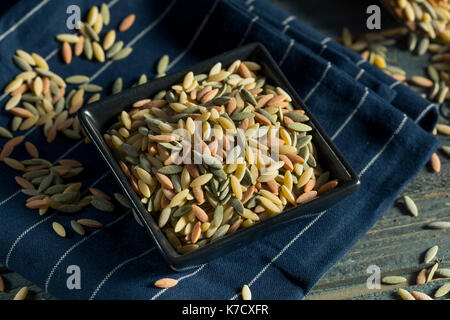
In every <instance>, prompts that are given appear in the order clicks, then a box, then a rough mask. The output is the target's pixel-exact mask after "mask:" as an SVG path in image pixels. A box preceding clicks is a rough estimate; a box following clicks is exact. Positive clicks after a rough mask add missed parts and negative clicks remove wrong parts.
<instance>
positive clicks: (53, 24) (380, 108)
mask: <svg viewBox="0 0 450 320" xmlns="http://www.w3.org/2000/svg"><path fill="white" fill-rule="evenodd" d="M70 4H78V5H80V7H81V8H82V13H83V14H86V12H87V10H88V8H89V7H90V6H92V5H93V4H97V5H99V4H100V3H98V1H87V0H79V1H56V0H44V1H42V0H39V1H37V0H33V1H32V0H29V1H21V2H19V3H18V4H16V5H15V6H13V7H12V8H11V9H10V10H9V11H8V12H7V13H6V14H4V15H3V17H2V18H1V20H0V50H1V53H2V55H1V57H0V68H1V70H2V72H1V73H0V85H2V86H4V85H6V84H7V83H8V82H9V81H11V79H12V78H13V77H14V76H15V75H16V74H17V73H18V72H19V70H18V69H17V67H16V66H14V64H13V62H12V59H11V57H12V55H13V54H14V52H15V50H16V49H19V48H20V49H23V50H26V51H28V52H36V53H39V54H40V55H41V56H43V57H48V63H49V65H50V67H51V69H52V70H53V71H55V72H56V73H58V74H60V75H61V76H63V77H67V76H69V75H72V74H86V75H89V76H92V77H93V82H94V83H97V84H100V85H102V86H104V87H105V88H106V90H105V91H106V92H104V94H108V93H109V91H110V86H111V84H112V82H113V80H114V79H115V78H117V77H119V76H121V77H123V78H124V82H125V86H127V85H131V84H132V83H134V82H136V81H137V79H138V77H139V76H140V75H141V74H142V73H146V74H147V76H148V77H149V78H152V77H154V76H155V65H156V63H157V61H158V59H159V57H161V56H162V55H163V54H168V55H169V56H170V58H171V64H170V66H169V72H173V71H176V70H179V69H182V68H185V67H187V66H189V65H192V64H194V63H196V62H199V61H201V60H203V59H205V58H208V57H211V56H214V55H216V54H219V53H221V52H223V51H226V50H229V49H232V48H235V47H236V46H239V45H242V44H245V43H250V42H254V41H259V42H261V43H263V44H264V45H265V46H266V47H267V48H268V49H269V51H270V53H271V54H272V55H273V57H274V59H275V60H276V61H277V62H278V63H279V65H280V66H281V68H282V70H283V71H284V72H285V74H286V76H287V77H288V79H289V80H290V82H291V83H292V85H293V87H294V88H295V89H296V90H297V92H298V93H299V95H300V97H302V98H303V99H304V100H305V102H306V104H307V105H308V107H309V108H310V110H311V111H312V112H313V114H314V115H315V116H316V118H317V119H318V120H319V121H320V123H321V124H322V125H323V127H324V128H325V130H326V131H327V132H328V134H329V135H330V137H332V138H333V140H334V141H335V143H336V144H337V146H338V147H339V149H340V150H341V151H342V152H343V154H344V155H345V156H346V158H347V159H348V160H349V162H350V163H351V165H352V166H353V167H354V168H355V170H356V171H357V172H358V173H359V175H360V177H361V187H360V189H359V190H358V191H357V192H355V193H354V194H352V195H351V196H349V197H347V198H345V199H344V200H342V201H341V202H339V203H338V204H336V205H334V206H333V207H332V208H330V209H328V210H326V211H324V212H321V213H320V214H318V215H310V216H306V217H305V218H304V219H302V220H299V221H298V222H296V223H295V224H292V225H289V226H286V227H284V228H283V229H282V230H280V231H278V232H275V233H273V234H270V235H267V236H266V237H265V238H264V239H262V240H261V241H258V242H254V243H252V244H250V245H248V246H243V247H242V248H240V249H238V250H236V251H233V252H232V253H229V254H227V255H224V256H222V257H220V258H218V259H216V260H213V261H211V262H209V263H207V264H204V265H201V266H198V267H194V268H192V269H188V270H184V271H182V272H180V273H176V272H174V271H172V270H171V269H170V268H169V267H168V266H167V265H166V263H165V262H164V261H163V260H162V258H161V256H160V254H159V253H158V251H157V250H156V249H155V246H154V243H153V242H152V240H151V239H150V237H149V236H148V234H147V232H146V231H145V230H144V229H143V228H141V227H140V226H139V225H138V224H137V223H136V222H135V221H134V219H133V217H132V215H131V214H130V212H129V211H126V209H123V208H121V207H120V206H119V205H118V206H117V210H116V212H114V213H103V212H99V211H97V210H95V209H94V208H92V207H90V208H88V209H86V210H84V211H83V212H81V213H79V214H77V215H76V216H75V218H77V219H79V218H93V219H97V220H99V221H101V222H103V223H104V224H105V226H106V227H105V228H103V229H101V230H98V231H89V232H88V234H87V235H86V236H84V237H81V236H78V235H77V234H75V233H74V232H68V236H67V237H66V238H60V237H58V236H57V235H56V234H55V233H54V232H53V230H52V228H51V223H52V222H53V221H58V222H60V223H61V224H63V225H64V226H65V227H66V229H67V230H68V231H69V230H70V220H72V219H74V217H73V216H64V215H55V214H50V215H47V216H43V217H40V216H39V215H38V214H37V213H36V210H31V209H26V208H25V207H24V203H25V199H26V198H27V196H25V195H23V194H21V193H20V192H19V191H18V190H19V188H18V186H16V185H15V184H14V181H13V177H14V176H15V175H18V173H17V172H14V171H13V170H11V169H8V168H6V166H4V165H1V166H2V178H1V181H2V183H1V184H0V221H1V223H0V263H2V264H4V265H6V266H7V267H8V268H11V269H12V270H14V271H16V272H18V273H20V274H21V275H23V276H24V277H25V278H27V279H29V280H31V281H32V282H34V283H35V284H36V285H38V286H39V287H41V288H43V289H45V290H46V291H48V292H49V293H51V294H53V295H54V296H55V297H57V298H61V299H230V298H239V296H238V295H236V294H238V292H239V291H240V289H241V287H242V285H243V284H249V285H250V288H251V290H252V293H253V297H254V299H302V298H303V297H304V296H305V295H306V294H307V293H308V291H309V290H310V289H311V288H312V287H313V285H314V284H315V283H316V282H317V281H318V280H319V279H320V278H321V277H322V276H323V274H324V273H325V272H326V271H327V270H328V269H329V268H331V267H332V266H333V265H334V264H335V263H336V262H337V261H338V260H339V259H340V258H341V257H342V256H343V255H344V254H345V253H346V252H347V251H348V250H349V249H350V248H351V247H352V246H353V245H354V244H355V243H356V242H357V241H358V239H360V238H361V237H362V236H363V235H364V234H365V233H366V232H367V230H369V229H370V228H371V226H372V225H373V224H374V223H375V222H376V221H377V219H378V218H379V217H380V216H381V215H382V213H383V212H384V211H385V210H386V209H387V208H388V207H389V206H390V205H391V204H392V202H393V201H394V199H395V197H396V196H397V195H398V194H399V192H400V190H401V189H402V188H403V187H404V186H405V185H406V184H407V183H408V182H409V181H410V180H411V179H412V178H413V177H414V176H415V175H416V174H417V173H418V172H419V171H420V170H421V169H422V168H423V166H424V165H425V163H426V162H427V160H428V159H429V157H430V155H431V153H432V152H433V151H434V150H435V149H436V147H437V144H438V143H437V141H436V139H435V138H434V137H433V136H432V135H431V134H430V133H429V131H430V130H431V128H432V127H433V125H434V124H435V123H436V121H437V116H438V114H437V110H436V107H435V106H434V105H432V104H431V103H430V102H429V101H427V100H424V99H422V98H421V97H420V96H419V95H418V94H416V93H414V92H413V91H411V90H410V89H408V88H407V87H405V86H404V85H402V84H400V83H397V82H396V81H395V80H394V79H392V78H390V77H389V76H387V75H385V74H384V73H383V72H382V71H380V70H378V69H377V68H375V67H373V66H371V65H370V64H368V63H367V62H364V61H363V60H361V58H360V57H359V56H358V55H357V54H356V53H354V52H351V51H350V50H348V49H346V48H344V47H343V46H341V45H340V44H338V43H336V42H333V41H332V40H331V39H329V38H328V37H326V36H325V35H323V34H321V33H319V32H317V31H316V30H314V29H312V28H310V27H308V26H307V25H305V24H303V23H302V22H301V21H299V20H298V19H295V17H290V15H289V14H288V13H287V12H285V11H283V10H280V9H279V8H276V7H274V6H272V5H271V4H269V3H268V2H266V1H264V0H256V1H242V0H221V1H220V0H214V1H211V0H197V1H181V0H178V1H175V0H167V1H156V0H155V1H148V0H134V1H124V0H120V1H117V0H114V1H111V2H110V5H111V24H110V25H109V26H108V27H105V28H104V30H103V31H102V34H104V33H105V32H106V31H108V30H110V29H111V28H117V26H118V24H119V22H120V21H121V19H122V18H123V17H124V16H126V15H128V14H130V13H136V15H137V19H136V22H135V24H134V25H133V26H132V27H131V29H130V30H128V31H126V32H124V33H118V39H119V40H123V41H124V42H125V43H130V42H131V43H132V47H133V48H134V50H133V53H132V54H131V56H130V57H129V58H127V59H125V60H122V61H118V62H113V63H106V64H103V65H102V64H100V63H97V62H91V61H87V60H85V59H82V58H78V57H74V59H73V61H72V63H71V64H70V65H65V64H63V63H62V62H61V58H60V53H59V52H57V51H55V50H57V49H58V48H59V44H58V43H57V42H56V40H55V39H54V36H55V35H56V34H58V33H63V32H70V31H68V30H67V29H66V26H65V22H66V18H67V14H66V8H67V6H68V5H70ZM30 13H32V14H30ZM25 17H26V19H25ZM69 89H70V88H69ZM0 99H1V100H2V104H4V103H6V101H7V98H6V97H5V96H2V97H1V98H0ZM10 120H11V119H10V117H9V116H8V115H7V114H6V113H5V112H3V111H2V113H1V116H0V125H2V126H8V125H9V124H10ZM26 139H27V140H29V141H31V142H33V143H34V144H36V145H37V146H38V147H39V149H40V152H41V155H42V157H45V158H47V159H50V160H52V161H54V160H56V159H60V158H75V159H78V160H80V161H81V162H83V163H84V164H85V167H86V169H85V171H84V172H83V174H82V178H83V183H84V188H87V187H89V186H95V187H97V188H99V189H102V190H105V191H106V192H109V193H110V194H112V193H113V192H116V191H118V188H117V186H116V184H115V182H114V180H113V179H112V177H111V175H110V174H108V173H107V172H108V171H107V168H106V166H105V164H104V162H103V160H101V158H100V157H99V155H98V154H97V152H96V150H95V149H94V147H93V146H92V145H86V144H84V142H73V141H71V140H68V139H66V138H64V137H63V136H62V135H61V136H58V137H57V139H56V141H55V142H54V143H52V144H51V145H48V144H47V143H46V142H45V138H44V137H43V134H42V129H41V128H38V129H36V130H33V131H30V132H28V135H27V138H26ZM3 142H4V140H2V144H3ZM13 156H14V157H15V158H18V159H24V158H26V157H27V156H26V153H25V151H24V148H23V147H22V146H20V147H18V148H17V150H15V151H14V154H13ZM70 265H77V266H79V267H80V270H81V289H80V290H76V289H75V290H70V289H68V288H67V286H66V281H67V277H68V276H69V274H67V268H68V267H69V266H70ZM162 277H172V278H177V279H179V283H178V285H177V287H176V288H171V289H167V290H163V289H158V288H155V287H154V286H153V283H154V282H155V281H156V280H157V279H160V278H162ZM274 284H276V285H274Z"/></svg>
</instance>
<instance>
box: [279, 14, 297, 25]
mask: <svg viewBox="0 0 450 320" xmlns="http://www.w3.org/2000/svg"><path fill="white" fill-rule="evenodd" d="M294 19H295V16H289V17H287V18H286V19H284V20H283V22H281V24H282V25H287V24H288V23H289V22H291V21H292V20H294Z"/></svg>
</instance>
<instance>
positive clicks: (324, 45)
mask: <svg viewBox="0 0 450 320" xmlns="http://www.w3.org/2000/svg"><path fill="white" fill-rule="evenodd" d="M327 48H328V46H327V45H326V44H323V45H322V48H320V52H319V57H320V56H322V54H323V53H324V52H325V50H327Z"/></svg>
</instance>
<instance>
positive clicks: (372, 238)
mask: <svg viewBox="0 0 450 320" xmlns="http://www.w3.org/2000/svg"><path fill="white" fill-rule="evenodd" d="M271 1H272V2H273V3H275V4H276V5H278V6H280V7H282V8H283V9H285V10H287V11H289V12H290V13H291V14H292V15H296V16H298V17H299V18H300V19H302V20H303V21H305V22H307V23H308V24H310V25H312V26H313V27H315V28H317V29H318V30H320V31H322V32H323V33H325V34H327V35H329V36H332V37H338V36H339V35H340V32H341V29H342V27H344V26H348V27H349V28H350V30H351V31H352V32H354V33H356V34H358V33H364V32H367V31H368V30H366V29H365V19H366V17H367V15H366V14H365V10H366V8H367V6H368V5H370V4H372V2H371V1H362V0H348V1H334V0H322V1H320V2H318V1H308V0H271ZM325 8H326V10H325ZM330 13H333V14H330ZM391 26H396V24H395V22H394V21H393V19H392V18H390V17H389V16H388V14H387V13H386V12H385V11H382V27H383V28H389V27H391ZM388 56H389V61H391V62H394V63H396V64H397V65H399V66H400V67H402V68H404V69H405V70H406V71H407V74H408V75H409V76H411V75H415V74H418V75H421V74H422V73H423V68H424V66H426V64H427V61H428V60H429V56H422V57H417V56H415V55H412V54H411V53H409V52H408V51H407V50H405V49H404V46H402V45H401V44H400V45H398V46H397V47H396V48H393V49H392V51H391V50H390V51H389V54H388ZM439 122H441V123H446V124H448V120H446V119H444V118H441V119H440V121H439ZM437 138H438V139H439V140H440V141H441V144H442V145H450V137H446V136H442V135H438V136H437ZM438 155H439V157H440V159H441V163H442V166H441V172H440V173H439V174H436V173H433V172H432V171H431V170H430V169H429V168H424V169H423V170H422V171H421V172H420V174H419V175H418V176H417V177H416V178H415V179H414V180H413V181H412V182H411V183H409V184H408V185H407V186H406V188H405V189H404V190H403V191H402V195H403V194H406V195H408V196H409V197H411V198H412V199H413V200H414V201H415V202H416V204H417V206H418V208H419V215H418V216H417V217H412V216H411V215H410V214H408V213H407V212H406V210H405V208H404V206H403V205H402V203H401V201H397V202H395V203H394V204H393V205H392V206H391V207H390V208H389V209H388V210H387V211H386V212H385V213H384V214H383V216H382V217H381V219H380V220H379V221H378V222H377V223H376V224H375V225H374V226H373V228H372V229H371V230H370V231H369V232H368V233H367V234H366V235H365V236H364V237H363V238H362V239H360V241H359V242H358V243H357V244H356V245H355V246H354V247H353V248H352V249H351V250H350V251H349V252H348V253H347V254H346V255H345V256H344V257H343V258H342V259H341V260H340V261H339V262H338V263H337V264H336V265H335V266H334V267H333V268H331V269H330V270H329V271H328V272H327V273H326V274H325V275H324V277H323V278H322V279H321V280H320V281H319V282H318V283H317V284H316V285H315V286H314V288H313V289H312V290H311V291H310V292H309V294H308V295H307V296H306V297H305V299H399V296H398V294H397V293H396V289H397V288H398V287H403V288H405V289H407V290H409V291H413V290H417V291H422V292H424V293H427V294H429V295H433V294H434V292H435V291H436V289H437V288H438V287H439V286H440V285H442V284H443V283H444V282H446V281H450V280H445V279H442V280H437V281H433V282H431V283H427V284H424V285H420V286H416V285H414V284H415V278H416V276H417V273H418V271H420V270H421V269H422V268H429V267H430V266H431V265H432V264H433V263H429V264H423V263H422V261H423V257H424V252H425V251H426V250H427V249H428V248H430V247H432V246H434V245H438V246H439V252H438V258H439V261H440V264H439V266H440V267H442V268H450V259H449V257H450V255H449V253H450V252H449V250H450V230H448V229H447V230H430V229H426V228H425V226H426V224H428V223H429V222H432V221H437V220H440V221H441V220H444V221H450V158H449V157H448V156H446V155H445V154H444V153H442V152H441V151H438ZM371 265H376V266H378V267H379V268H380V270H381V275H382V276H386V275H402V276H405V277H406V278H407V279H408V283H407V284H403V285H390V286H388V285H381V288H380V289H372V290H370V289H368V288H367V285H366V281H367V278H368V277H369V276H370V274H368V273H367V272H366V270H367V268H368V267H369V266H371ZM0 275H1V276H2V277H3V278H4V279H5V284H6V292H5V293H0V299H12V298H13V297H14V295H15V294H16V293H17V291H18V290H19V289H20V288H21V287H22V286H29V287H30V295H29V299H37V300H40V299H52V297H51V295H49V294H48V293H45V292H43V290H41V289H40V288H38V287H37V286H35V285H33V284H32V283H30V282H29V281H27V280H26V279H24V278H23V277H21V276H20V275H18V274H17V273H14V272H13V271H11V270H8V269H6V268H4V267H2V266H0ZM444 298H450V297H449V296H448V295H447V296H446V297H444Z"/></svg>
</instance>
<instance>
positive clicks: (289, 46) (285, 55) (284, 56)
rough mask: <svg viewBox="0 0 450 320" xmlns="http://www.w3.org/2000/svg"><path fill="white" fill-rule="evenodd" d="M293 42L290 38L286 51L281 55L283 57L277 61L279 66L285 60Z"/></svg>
mask: <svg viewBox="0 0 450 320" xmlns="http://www.w3.org/2000/svg"><path fill="white" fill-rule="evenodd" d="M294 43H295V41H294V39H291V40H290V41H289V45H288V47H287V48H286V51H285V52H284V55H283V57H282V58H281V60H280V63H278V65H279V66H280V67H281V65H282V64H283V63H284V61H285V60H286V58H287V57H288V55H289V52H290V51H291V49H292V46H293V45H294Z"/></svg>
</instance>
